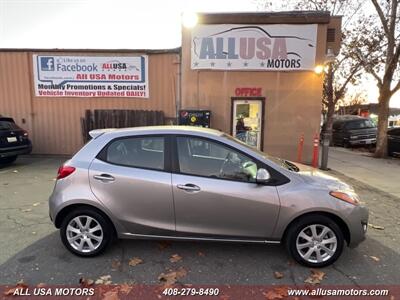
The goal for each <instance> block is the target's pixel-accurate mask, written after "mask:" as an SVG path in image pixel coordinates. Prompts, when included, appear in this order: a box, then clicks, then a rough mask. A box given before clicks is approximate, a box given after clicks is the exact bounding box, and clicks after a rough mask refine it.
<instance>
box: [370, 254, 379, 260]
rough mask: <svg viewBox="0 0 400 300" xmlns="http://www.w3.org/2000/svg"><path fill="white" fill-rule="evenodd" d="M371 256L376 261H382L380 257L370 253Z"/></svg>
mask: <svg viewBox="0 0 400 300" xmlns="http://www.w3.org/2000/svg"><path fill="white" fill-rule="evenodd" d="M369 257H371V258H372V259H373V260H374V261H380V260H381V259H380V258H379V257H376V256H372V255H370V256H369Z"/></svg>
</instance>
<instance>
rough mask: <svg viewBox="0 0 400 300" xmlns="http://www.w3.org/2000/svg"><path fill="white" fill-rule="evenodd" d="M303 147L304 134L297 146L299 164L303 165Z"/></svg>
mask: <svg viewBox="0 0 400 300" xmlns="http://www.w3.org/2000/svg"><path fill="white" fill-rule="evenodd" d="M303 147H304V133H302V134H301V136H300V140H299V144H298V146H297V162H298V163H301V162H302V160H303Z"/></svg>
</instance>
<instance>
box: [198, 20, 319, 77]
mask: <svg viewBox="0 0 400 300" xmlns="http://www.w3.org/2000/svg"><path fill="white" fill-rule="evenodd" d="M316 42H317V25H316V24H305V25H287V24H274V25H198V26H196V27H195V28H194V29H193V31H192V39H191V44H192V45H191V68H192V69H216V70H267V71H275V70H284V71H285V70H286V71H289V70H313V69H314V67H315V66H314V65H315V49H316Z"/></svg>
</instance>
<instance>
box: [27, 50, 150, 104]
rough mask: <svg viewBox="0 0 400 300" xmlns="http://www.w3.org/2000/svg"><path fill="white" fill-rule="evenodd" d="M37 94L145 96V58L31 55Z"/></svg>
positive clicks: (146, 61)
mask: <svg viewBox="0 0 400 300" xmlns="http://www.w3.org/2000/svg"><path fill="white" fill-rule="evenodd" d="M33 73H34V85H35V95H36V96H38V97H127V98H148V97H149V86H148V57H147V55H138V56H59V55H33Z"/></svg>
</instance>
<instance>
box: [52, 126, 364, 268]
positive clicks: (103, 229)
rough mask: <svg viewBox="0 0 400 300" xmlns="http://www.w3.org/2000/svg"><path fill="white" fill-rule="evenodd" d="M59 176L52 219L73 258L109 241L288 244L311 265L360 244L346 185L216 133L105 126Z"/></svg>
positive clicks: (359, 218)
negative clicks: (169, 240) (161, 240)
mask: <svg viewBox="0 0 400 300" xmlns="http://www.w3.org/2000/svg"><path fill="white" fill-rule="evenodd" d="M90 135H91V136H92V140H91V141H90V142H89V143H87V144H86V145H85V146H84V147H83V148H82V149H81V150H80V151H79V152H78V153H77V154H76V155H75V156H74V157H73V158H72V159H71V160H69V161H67V162H66V163H65V164H64V165H63V166H61V167H60V169H59V171H58V176H57V181H56V184H55V188H54V191H53V193H52V195H51V196H50V199H49V206H50V218H51V220H52V221H53V222H54V224H55V226H56V227H57V228H60V233H61V240H62V242H63V243H64V245H65V247H66V248H67V249H68V250H70V251H71V252H72V253H74V254H77V255H80V256H94V255H97V254H99V253H101V252H102V251H103V250H104V249H105V248H106V247H107V245H109V244H110V242H112V240H113V239H114V238H116V237H117V238H145V239H175V240H186V241H189V240H203V241H230V242H252V243H273V244H278V243H284V244H285V246H286V248H287V250H288V252H289V253H290V254H291V256H292V257H293V258H294V259H295V260H296V261H298V262H299V263H302V264H304V265H307V266H311V267H323V266H326V265H329V264H331V263H333V262H334V261H335V260H336V259H337V258H338V257H339V256H340V254H341V252H342V250H343V247H344V244H345V243H347V244H348V245H349V246H350V247H355V246H357V245H358V244H359V243H360V242H361V241H363V240H364V239H365V233H366V230H367V222H368V210H367V209H366V208H365V207H363V206H362V205H360V203H359V199H358V196H357V195H356V193H355V192H354V190H353V189H352V188H351V187H350V186H349V185H347V184H345V183H343V182H341V181H339V180H338V179H335V178H334V177H330V176H327V175H324V174H323V173H321V172H319V171H317V170H315V169H312V168H309V167H307V166H304V165H300V164H295V163H292V162H289V161H286V160H283V159H279V158H275V157H271V156H268V155H267V154H265V153H263V152H260V151H258V150H257V149H254V148H251V147H249V146H247V145H246V144H244V143H242V142H240V141H238V140H236V139H235V138H233V137H231V136H229V135H227V134H225V133H223V132H220V131H216V130H211V129H203V128H196V127H183V126H160V127H158V126H157V127H137V128H127V129H105V130H95V131H92V132H90Z"/></svg>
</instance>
